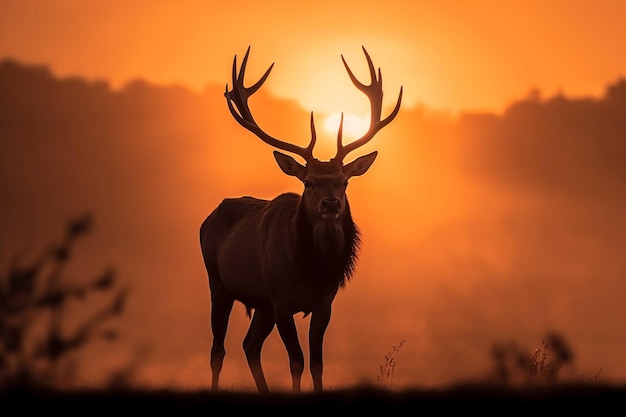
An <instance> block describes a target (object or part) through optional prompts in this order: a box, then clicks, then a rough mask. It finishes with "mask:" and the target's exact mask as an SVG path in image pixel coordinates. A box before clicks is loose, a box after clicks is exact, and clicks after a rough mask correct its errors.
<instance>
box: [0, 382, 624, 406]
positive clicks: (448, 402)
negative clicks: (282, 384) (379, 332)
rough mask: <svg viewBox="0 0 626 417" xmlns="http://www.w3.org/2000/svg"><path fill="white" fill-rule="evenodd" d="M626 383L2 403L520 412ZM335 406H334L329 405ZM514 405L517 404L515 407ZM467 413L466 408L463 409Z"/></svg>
mask: <svg viewBox="0 0 626 417" xmlns="http://www.w3.org/2000/svg"><path fill="white" fill-rule="evenodd" d="M625 394H626V387H616V386H603V385H599V384H573V385H554V386H550V387H536V386H526V387H517V388H512V387H503V386H499V387H495V386H484V385H478V384H477V385H458V386H450V387H446V388H441V389H410V390H402V391H390V390H386V389H381V388H379V387H373V386H362V387H355V388H350V389H338V390H329V391H326V392H324V393H310V392H307V393H301V394H292V393H285V392H279V393H271V394H268V395H260V394H257V393H254V392H235V391H219V392H211V391H204V390H199V391H171V390H156V391H142V390H102V391H81V390H78V391H56V390H50V389H42V390H17V391H16V390H11V391H4V392H0V403H1V404H3V405H5V406H7V407H8V406H11V405H15V406H17V407H19V409H20V411H22V412H24V411H28V408H29V407H45V408H46V410H49V411H50V410H52V409H54V408H59V409H60V410H63V411H71V410H74V409H75V410H77V411H81V412H89V411H92V410H98V411H101V412H102V411H105V410H123V409H124V408H126V407H131V406H133V407H137V406H139V407H141V410H142V412H146V411H151V410H153V409H154V410H155V411H156V410H159V411H165V410H166V409H167V408H170V409H172V410H177V411H178V412H180V410H181V408H182V407H185V406H192V407H196V406H203V407H206V408H203V409H204V410H206V411H207V412H208V411H210V410H212V409H214V407H228V408H229V409H237V410H248V409H249V410H260V409H263V408H268V409H281V410H288V409H293V410H295V411H297V410H301V411H302V410H304V411H307V412H312V411H316V410H318V411H322V410H325V412H328V411H329V410H330V411H336V410H337V409H338V408H343V407H345V408H346V409H354V407H355V406H364V407H367V408H368V409H369V410H374V409H377V410H381V411H387V412H390V411H392V410H393V409H395V408H396V407H398V408H402V410H410V409H415V410H422V411H426V410H427V409H426V408H424V407H426V406H437V407H438V410H441V409H442V408H443V407H446V406H450V407H451V408H456V407H458V406H459V405H466V406H470V407H473V408H479V409H486V408H489V409H494V410H500V411H502V412H507V411H516V410H519V408H517V407H519V406H522V405H524V406H526V405H528V406H531V407H533V408H535V409H536V411H540V410H541V409H542V408H543V407H545V405H546V404H558V405H559V407H560V410H563V408H565V407H576V408H577V409H580V407H582V406H587V405H589V406H593V410H594V411H596V412H598V411H601V410H602V408H603V407H607V406H608V405H609V404H610V403H611V402H614V401H616V400H623V398H625ZM329 407H332V408H329ZM512 407H516V408H512ZM465 411H467V409H465Z"/></svg>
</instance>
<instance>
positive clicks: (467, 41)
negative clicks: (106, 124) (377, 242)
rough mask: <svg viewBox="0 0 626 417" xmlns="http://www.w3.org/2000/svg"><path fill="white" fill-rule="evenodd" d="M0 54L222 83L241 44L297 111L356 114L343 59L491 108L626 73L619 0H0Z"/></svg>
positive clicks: (118, 73)
mask: <svg viewBox="0 0 626 417" xmlns="http://www.w3.org/2000/svg"><path fill="white" fill-rule="evenodd" d="M0 9H1V10H2V13H0V57H7V56H10V57H14V58H17V59H19V60H23V61H25V62H27V63H41V64H49V65H50V66H51V67H52V69H53V71H54V73H55V74H57V75H60V76H66V75H70V74H73V75H80V76H85V77H87V78H91V79H94V78H105V79H107V80H110V81H111V82H112V84H113V85H114V86H120V85H122V84H123V83H125V82H127V81H129V80H131V79H133V78H136V77H142V78H146V79H148V80H150V81H153V82H158V83H177V84H185V85H188V86H190V87H193V88H194V89H198V90H199V89H202V88H203V87H204V86H205V85H206V84H207V83H213V82H216V83H219V84H224V83H226V82H227V81H228V79H226V77H227V75H228V74H229V71H230V65H231V62H232V58H233V55H234V54H239V56H241V55H243V53H244V52H245V49H246V48H247V46H248V45H252V57H251V62H250V65H249V68H250V69H249V76H250V77H251V78H250V80H252V78H255V77H257V76H260V74H261V71H262V70H264V69H265V68H266V67H267V66H269V65H270V64H271V63H272V62H275V63H276V66H275V68H274V71H273V74H272V76H271V77H270V79H269V81H268V82H267V85H268V88H269V89H270V90H271V91H272V92H273V93H275V94H277V95H279V96H282V97H288V98H295V99H297V100H298V101H300V102H301V104H302V105H303V106H304V107H305V109H306V110H307V111H308V110H314V111H345V112H348V113H350V112H355V113H359V114H361V115H363V113H365V112H366V110H367V107H366V104H365V102H364V100H363V99H362V97H361V96H360V94H359V93H357V92H356V90H355V89H354V87H352V85H351V83H350V82H349V80H348V78H347V76H346V74H345V70H344V69H343V66H342V64H341V59H340V55H341V54H344V56H345V57H346V59H347V60H348V62H349V63H350V65H351V66H352V68H353V69H354V70H355V72H357V74H361V75H363V74H364V71H365V63H364V62H365V61H364V58H363V56H362V52H361V45H363V46H365V47H366V48H367V49H368V51H369V52H370V53H371V55H372V57H373V59H374V63H375V64H376V65H377V66H380V67H382V69H383V75H384V77H385V80H386V83H385V85H386V92H387V95H386V99H387V100H389V102H391V101H393V100H394V99H395V94H396V93H395V91H397V89H398V88H399V86H400V85H403V86H404V89H405V101H404V102H405V105H415V104H424V105H426V106H428V107H430V108H434V109H446V110H452V111H456V110H459V109H470V110H491V111H500V110H501V109H502V108H503V106H506V105H507V104H508V103H510V102H511V101H512V100H515V99H519V98H522V97H524V96H525V95H526V94H527V93H528V91H529V90H531V89H532V88H539V89H540V90H541V91H542V92H543V93H544V94H545V95H553V94H554V93H556V92H559V91H562V92H564V93H565V94H567V95H573V96H580V95H593V96H599V95H600V94H601V93H602V92H603V90H604V87H605V86H606V84H607V83H609V82H613V81H614V80H616V79H617V78H618V77H620V76H624V75H626V54H624V51H625V50H626V25H624V24H623V22H624V19H625V18H626V1H620V0H617V1H615V0H600V1H593V2H590V1H580V0H553V1H548V2H546V1H538V0H528V1H484V0H476V1H448V0H444V1H404V0H390V1H386V2H384V3H381V2H371V1H360V2H357V1H329V0H318V1H315V2H292V1H284V0H271V1H241V2H236V3H233V2H229V1H188V0H185V1H180V2H175V3H173V2H171V1H162V0H155V1H132V2H128V1H120V0H111V1H106V2H105V1H82V0H25V1H19V2H18V1H11V0H0Z"/></svg>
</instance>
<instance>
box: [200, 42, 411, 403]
mask: <svg viewBox="0 0 626 417" xmlns="http://www.w3.org/2000/svg"><path fill="white" fill-rule="evenodd" d="M364 51H365V49H364ZM248 52H249V49H248ZM248 52H246V56H245V57H244V60H243V63H242V66H241V71H240V73H239V76H237V74H236V58H235V62H234V63H233V90H232V91H228V89H227V90H226V93H225V96H226V98H227V103H228V106H229V109H230V111H231V114H232V115H233V117H234V118H235V120H236V121H237V122H239V123H240V124H241V125H242V126H244V127H245V128H247V129H248V130H250V131H251V132H253V133H255V134H256V135H257V136H258V137H259V138H261V139H262V140H263V141H264V142H266V143H268V144H270V145H272V146H274V147H277V148H279V149H282V150H286V151H288V152H292V153H295V154H297V155H299V156H301V157H302V158H303V159H304V160H305V161H306V164H304V165H303V164H301V163H299V162H298V161H296V160H295V159H294V158H292V157H291V156H289V155H286V154H283V153H281V152H278V151H274V157H275V159H276V162H277V163H278V166H279V167H280V169H281V170H282V171H283V172H284V173H285V174H287V175H290V176H294V177H296V178H297V179H299V180H300V181H301V182H302V183H303V184H304V191H303V192H302V194H301V195H299V194H295V193H284V194H281V195H279V196H278V197H276V198H274V199H272V200H262V199H257V198H254V197H241V198H230V199H225V200H223V201H222V202H221V203H220V204H219V205H218V207H217V208H216V209H215V210H214V211H213V212H212V213H211V214H210V215H209V216H208V217H207V218H206V219H205V221H204V222H203V224H202V226H201V228H200V245H201V249H202V255H203V259H204V263H205V267H206V270H207V273H208V278H209V288H210V292H211V328H212V331H213V344H212V348H211V370H212V389H214V390H215V389H217V388H218V384H219V375H220V371H221V369H222V363H223V360H224V356H225V350H224V339H225V335H226V330H227V327H228V320H229V316H230V312H231V310H232V306H233V304H234V302H235V301H239V302H241V303H243V304H244V305H245V306H246V310H247V312H248V315H249V316H251V317H252V320H251V323H250V327H249V329H248V332H247V333H246V336H245V338H244V341H243V347H244V351H245V354H246V358H247V361H248V365H249V367H250V370H251V372H252V375H253V378H254V380H255V383H256V386H257V389H258V390H259V392H261V393H264V392H268V386H267V382H266V380H265V376H264V374H263V370H262V367H261V360H260V359H261V349H262V346H263V343H264V341H265V339H266V338H267V336H269V334H270V333H271V331H272V330H273V328H274V326H276V327H277V329H278V332H279V334H280V337H281V339H282V341H283V344H284V345H285V348H286V350H287V354H288V356H289V364H290V370H291V375H292V388H293V390H294V391H299V390H300V381H301V377H302V373H303V370H304V355H303V352H302V349H301V347H300V343H299V341H298V334H297V331H296V326H295V322H294V319H293V316H294V315H295V314H296V313H300V312H302V313H304V314H305V315H308V314H311V322H310V328H309V349H310V371H311V375H312V378H313V387H314V389H315V391H321V390H322V389H323V384H322V368H323V363H322V347H323V338H324V333H325V331H326V328H327V326H328V323H329V321H330V317H331V306H332V302H333V300H334V298H335V295H336V294H337V291H338V290H339V289H340V288H341V287H343V286H344V285H345V283H346V281H347V280H349V279H350V277H351V276H352V273H353V271H354V266H355V262H356V259H357V251H358V248H359V242H360V240H359V230H358V228H357V226H356V224H355V223H354V221H353V219H352V215H351V212H350V206H349V203H348V199H347V196H346V187H347V184H348V180H349V179H350V178H351V177H354V176H359V175H363V174H364V173H365V172H366V171H367V170H368V169H369V168H370V166H371V165H372V163H373V162H374V160H375V159H376V155H377V152H372V153H370V154H368V155H365V156H361V157H359V158H357V159H355V160H354V161H352V162H350V163H348V164H344V163H343V162H342V161H343V158H344V157H345V156H346V154H347V153H348V152H350V151H352V150H353V149H356V148H357V147H359V146H361V145H363V144H364V143H366V142H367V141H369V140H370V139H371V138H372V137H373V136H374V135H375V133H376V132H377V131H378V130H380V129H381V128H382V127H383V126H385V125H386V124H387V123H389V122H390V121H391V120H392V119H393V118H394V117H395V115H396V114H397V112H398V110H399V106H400V101H401V98H402V90H400V96H399V98H398V102H397V104H396V107H395V109H394V111H393V112H392V114H391V115H390V116H388V117H387V118H386V119H384V120H383V121H381V120H380V108H381V101H382V88H381V82H380V81H378V79H376V76H375V72H374V69H373V65H372V63H371V60H370V58H369V55H367V52H366V51H365V54H366V57H367V60H368V64H369V67H370V73H371V75H372V85H371V86H365V85H362V84H360V83H358V81H356V79H355V78H354V76H353V75H352V72H351V71H350V69H349V68H348V67H347V65H346V68H347V69H348V73H349V75H350V77H351V78H352V80H353V82H354V83H355V85H357V87H359V88H360V89H362V90H363V91H366V94H368V97H370V101H371V103H372V123H371V127H370V130H369V131H368V132H367V133H366V134H365V136H364V137H362V138H360V139H359V140H357V141H355V142H352V143H350V144H349V145H346V146H343V144H342V143H341V135H342V124H341V125H340V128H339V134H338V139H337V147H338V151H337V155H336V156H335V157H334V158H333V159H331V160H330V161H319V160H317V159H315V158H314V157H313V146H314V144H315V128H314V124H313V115H312V114H311V135H312V138H311V142H310V144H309V146H308V147H307V148H301V147H298V146H296V145H293V144H291V143H287V142H283V141H280V140H278V139H275V138H273V137H271V136H269V135H267V134H266V133H265V132H263V131H262V130H261V129H260V128H259V127H258V125H257V124H256V122H255V121H254V118H253V117H252V114H251V113H250V110H249V108H248V105H247V99H248V97H249V96H250V95H251V94H253V93H254V92H255V91H256V90H257V89H258V88H259V87H260V85H261V84H262V83H263V82H264V81H265V79H266V78H267V76H268V75H269V72H270V70H271V68H272V67H270V68H269V69H268V70H267V72H266V73H265V75H264V76H263V77H262V78H261V80H260V81H258V82H257V83H256V84H255V85H253V86H252V87H249V88H246V87H244V86H243V74H244V71H245V65H246V61H247V58H248ZM344 64H345V61H344ZM379 78H380V71H379ZM368 89H372V90H373V91H372V92H369V93H368V92H367V91H369V90H368ZM233 103H234V104H233ZM235 108H236V109H235Z"/></svg>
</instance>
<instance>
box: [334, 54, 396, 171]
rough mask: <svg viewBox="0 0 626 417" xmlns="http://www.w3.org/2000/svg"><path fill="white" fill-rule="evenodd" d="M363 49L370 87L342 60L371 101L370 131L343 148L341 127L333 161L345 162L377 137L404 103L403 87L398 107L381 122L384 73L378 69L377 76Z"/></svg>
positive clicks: (368, 56) (351, 77)
mask: <svg viewBox="0 0 626 417" xmlns="http://www.w3.org/2000/svg"><path fill="white" fill-rule="evenodd" d="M362 48H363V52H364V53H365V58H366V59H367V66H368V69H369V73H370V79H371V83H370V84H369V85H366V84H364V83H362V82H360V81H359V80H358V79H357V78H356V77H355V75H354V73H353V72H352V70H351V69H350V67H349V66H348V64H347V63H346V60H345V59H344V57H343V55H342V56H341V60H342V61H343V65H344V66H345V67H346V70H347V71H348V76H349V77H350V80H352V83H353V84H354V85H355V86H356V88H358V89H359V90H360V91H361V92H363V93H364V94H365V95H366V96H367V97H368V99H369V101H370V113H371V116H370V127H369V129H368V131H367V132H366V133H365V135H363V136H362V137H360V138H359V139H357V140H355V141H354V142H351V143H349V144H348V145H346V146H343V144H342V143H341V142H342V140H341V126H340V132H339V135H338V137H337V154H336V155H335V158H333V159H339V160H343V158H345V157H346V155H347V154H348V153H350V152H352V151H353V150H355V149H357V148H359V147H361V146H363V145H365V144H366V143H367V142H369V141H370V140H371V139H372V138H373V137H374V136H375V135H376V133H378V132H379V131H380V130H381V129H382V128H384V127H385V126H387V125H388V124H389V123H391V121H392V120H393V119H394V118H395V117H396V115H397V114H398V111H399V110H400V104H401V103H402V87H400V94H399V95H398V101H397V102H396V106H395V107H394V109H393V111H392V112H391V113H390V114H389V116H387V117H386V118H385V119H383V120H381V116H382V107H383V77H382V73H381V71H380V68H378V76H377V74H376V69H375V68H374V63H373V62H372V59H371V58H370V55H369V54H368V53H367V50H366V49H365V47H364V46H362Z"/></svg>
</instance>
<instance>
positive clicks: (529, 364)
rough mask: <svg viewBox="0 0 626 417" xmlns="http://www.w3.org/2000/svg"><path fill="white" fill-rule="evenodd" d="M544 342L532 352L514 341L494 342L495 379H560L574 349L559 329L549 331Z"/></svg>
mask: <svg viewBox="0 0 626 417" xmlns="http://www.w3.org/2000/svg"><path fill="white" fill-rule="evenodd" d="M541 344H542V346H541V347H540V348H538V349H535V350H534V352H533V353H532V354H528V353H527V352H526V351H525V350H524V349H522V348H521V347H520V346H519V345H518V344H516V343H514V342H510V343H502V344H494V345H493V346H492V348H491V359H492V360H493V364H494V368H495V374H494V377H495V381H496V382H497V383H500V384H503V385H515V384H519V383H522V384H555V383H557V382H558V376H559V371H560V370H561V368H562V367H563V366H564V365H566V364H571V363H573V361H574V354H573V352H572V349H571V348H570V347H569V345H568V343H567V342H566V340H565V339H564V338H563V337H562V336H561V335H559V334H557V333H550V334H548V335H547V336H546V338H545V339H544V340H542V342H541Z"/></svg>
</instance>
